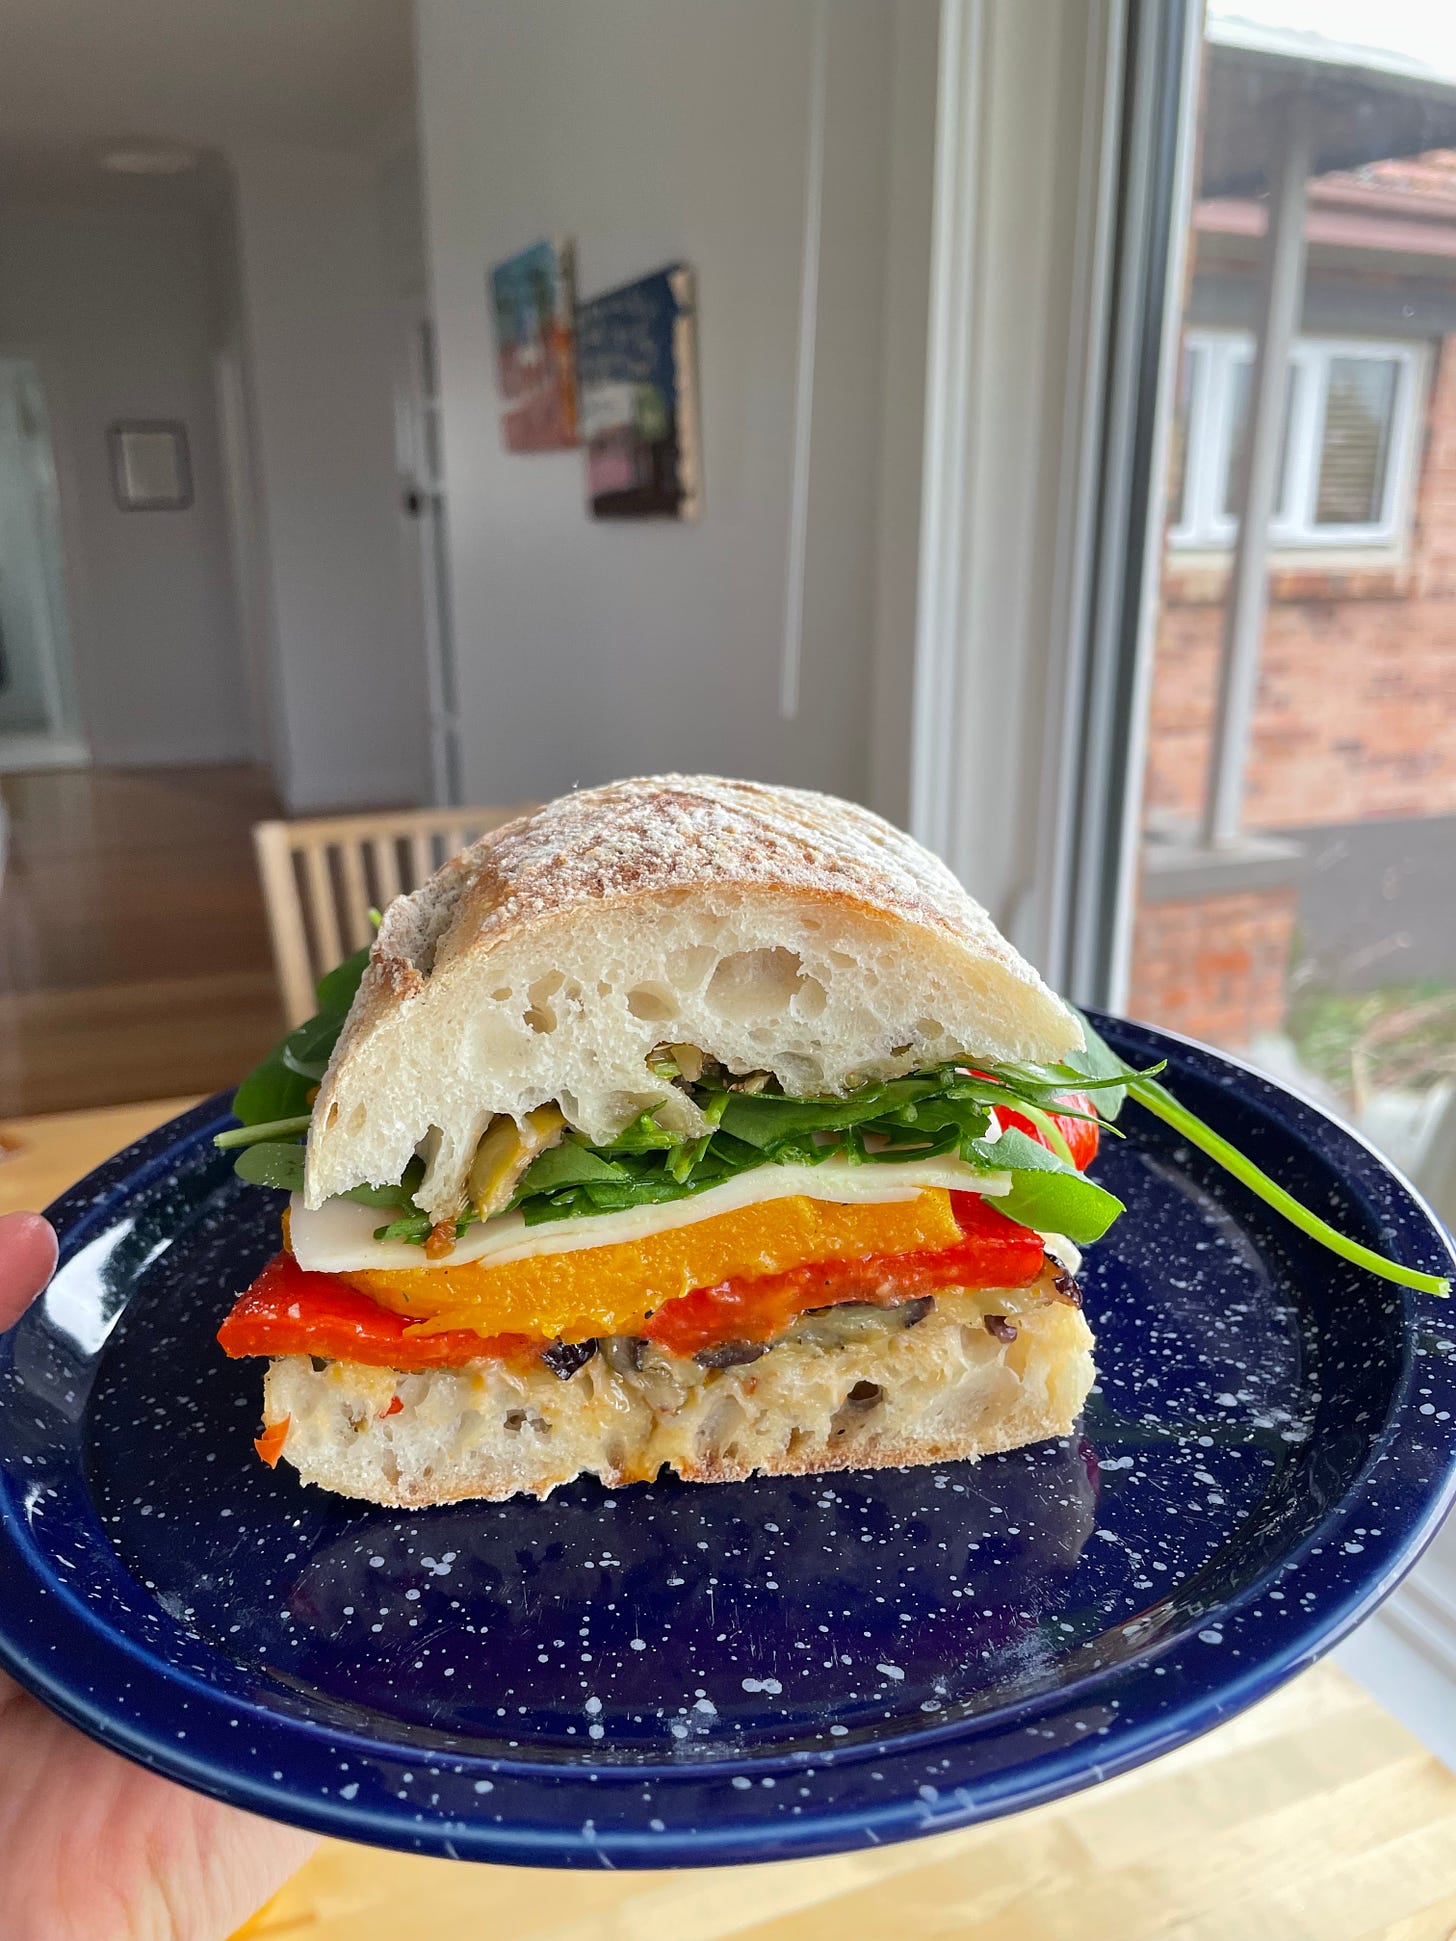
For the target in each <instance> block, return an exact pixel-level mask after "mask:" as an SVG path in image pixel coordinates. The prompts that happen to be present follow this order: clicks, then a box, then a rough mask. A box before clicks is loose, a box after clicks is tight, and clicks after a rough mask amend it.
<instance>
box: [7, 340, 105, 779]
mask: <svg viewBox="0 0 1456 1941" xmlns="http://www.w3.org/2000/svg"><path fill="white" fill-rule="evenodd" d="M64 588H65V559H64V550H63V545H62V535H61V507H60V493H59V489H58V485H57V477H56V458H55V450H54V447H53V445H52V442H51V429H50V414H49V412H48V411H47V408H46V396H45V390H44V387H43V385H42V382H41V374H40V370H39V367H38V366H37V364H36V363H35V361H34V360H33V359H32V358H29V357H24V356H19V355H9V354H0V768H5V769H18V768H55V767H73V766H75V765H77V764H79V763H83V762H85V761H86V760H87V759H88V753H87V748H86V744H85V741H84V740H83V738H82V736H81V733H80V730H79V724H78V721H77V717H76V704H75V685H74V677H73V670H72V664H71V636H70V627H69V624H68V620H67V612H66V601H65V592H64Z"/></svg>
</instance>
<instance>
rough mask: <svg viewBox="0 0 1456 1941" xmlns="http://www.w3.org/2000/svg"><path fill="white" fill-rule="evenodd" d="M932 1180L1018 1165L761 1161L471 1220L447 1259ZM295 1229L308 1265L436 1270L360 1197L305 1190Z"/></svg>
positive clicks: (516, 1253)
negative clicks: (661, 1192)
mask: <svg viewBox="0 0 1456 1941" xmlns="http://www.w3.org/2000/svg"><path fill="white" fill-rule="evenodd" d="M927 1188H938V1189H939V1190H940V1191H942V1192H949V1191H957V1192H973V1193H988V1194H991V1195H1000V1194H1004V1193H1009V1192H1010V1191H1011V1176H1010V1174H1009V1173H981V1172H977V1171H976V1170H975V1169H974V1168H973V1167H970V1166H967V1165H966V1164H965V1163H964V1162H963V1161H961V1160H959V1159H955V1158H951V1157H949V1156H945V1157H942V1158H939V1159H924V1160H907V1161H904V1162H900V1163H887V1162H882V1163H879V1164H874V1163H871V1164H869V1165H861V1166H851V1165H847V1164H846V1163H845V1162H844V1161H843V1160H835V1159H826V1160H825V1161H824V1163H823V1164H822V1165H819V1166H773V1165H766V1166H754V1167H751V1168H750V1169H749V1170H748V1171H747V1172H743V1173H736V1174H735V1175H734V1176H733V1178H732V1179H727V1180H724V1182H723V1184H722V1185H721V1186H710V1187H709V1188H708V1189H707V1190H706V1191H705V1192H702V1193H692V1194H689V1195H688V1196H687V1197H686V1198H685V1199H681V1200H668V1201H667V1202H666V1203H665V1204H662V1205H658V1206H630V1207H624V1208H623V1209H622V1210H621V1211H620V1212H618V1213H588V1214H580V1215H573V1216H572V1217H571V1218H570V1219H566V1220H548V1221H545V1222H543V1223H542V1224H541V1225H540V1226H534V1227H528V1226H527V1225H526V1222H525V1220H524V1218H523V1217H522V1215H521V1214H520V1213H507V1214H504V1215H502V1216H501V1217H499V1218H497V1219H494V1220H485V1221H481V1222H479V1223H477V1224H476V1225H475V1226H472V1227H468V1228H467V1229H466V1231H465V1233H464V1234H463V1235H462V1236H461V1238H460V1239H459V1240H458V1241H457V1242H456V1245H455V1248H454V1250H453V1251H452V1252H451V1254H450V1255H449V1258H448V1260H447V1261H441V1262H439V1263H437V1264H438V1266H440V1267H446V1266H448V1267H451V1268H455V1267H464V1266H468V1265H469V1264H470V1263H471V1262H472V1261H477V1260H479V1261H489V1262H490V1263H492V1264H493V1265H495V1266H504V1265H505V1264H506V1262H507V1261H512V1260H532V1259H535V1258H537V1257H538V1256H539V1255H542V1254H564V1253H575V1252H577V1251H579V1250H580V1249H581V1248H583V1247H615V1246H620V1245H622V1244H623V1243H624V1242H627V1241H633V1240H639V1241H640V1240H647V1239H650V1238H651V1237H652V1236H653V1235H655V1234H659V1233H668V1232H670V1231H671V1230H672V1229H673V1228H675V1227H686V1226H692V1225H694V1224H695V1223H696V1222H697V1221H699V1220H713V1219H717V1218H718V1217H719V1216H720V1215H721V1214H724V1213H737V1212H739V1211H741V1210H742V1209H743V1208H744V1207H749V1206H755V1205H759V1204H763V1203H766V1202H767V1201H770V1200H787V1199H798V1198H803V1199H809V1200H826V1201H828V1202H830V1203H831V1204H833V1205H837V1206H860V1205H877V1204H888V1203H891V1202H894V1201H897V1200H913V1199H915V1198H916V1197H917V1196H918V1195H919V1194H920V1193H922V1192H924V1191H925V1190H926V1189H927ZM288 1217H289V1234H290V1242H291V1246H292V1250H293V1256H294V1259H295V1260H297V1262H298V1264H299V1266H300V1267H304V1268H307V1269H308V1270H309V1271H310V1272H313V1273H319V1274H354V1273H400V1272H418V1271H419V1270H421V1269H425V1270H426V1271H430V1263H429V1262H427V1261H426V1259H425V1257H424V1254H423V1252H422V1250H421V1249H420V1248H419V1247H414V1246H411V1245H410V1244H409V1242H408V1241H404V1240H376V1239H375V1238H374V1231H375V1228H376V1227H379V1226H382V1225H383V1224H384V1223H385V1221H386V1220H387V1219H388V1217H389V1216H388V1215H387V1214H384V1213H381V1212H380V1211H379V1209H378V1208H377V1207H372V1206H359V1205H357V1204H356V1203H355V1202H354V1201H353V1200H329V1201H326V1202H325V1204H324V1205H323V1206H321V1207H318V1208H316V1209H315V1210H314V1211H312V1212H310V1211H309V1209H308V1208H307V1207H305V1205H304V1204H303V1195H302V1194H301V1193H295V1194H294V1196H293V1199H292V1202H291V1204H290V1207H289V1216H288Z"/></svg>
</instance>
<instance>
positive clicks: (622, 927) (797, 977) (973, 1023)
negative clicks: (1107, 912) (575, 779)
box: [305, 775, 1082, 1218]
mask: <svg viewBox="0 0 1456 1941" xmlns="http://www.w3.org/2000/svg"><path fill="white" fill-rule="evenodd" d="M665 1042H666V1043H685V1044H690V1045H694V1046H696V1047H697V1048H698V1049H699V1050H700V1051H703V1052H705V1053H707V1054H708V1055H709V1056H711V1057H713V1058H717V1059H719V1060H721V1061H722V1063H723V1064H724V1065H726V1066H727V1067H728V1068H729V1069H730V1070H732V1071H736V1072H749V1071H755V1070H765V1071H770V1072H772V1073H773V1075H774V1076H775V1077H776V1078H777V1079H778V1081H779V1083H780V1084H781V1085H782V1086H783V1088H784V1089H785V1091H788V1092H791V1093H797V1094H812V1093H826V1092H829V1093H834V1092H842V1091H843V1090H845V1089H846V1087H848V1086H849V1085H851V1084H853V1083H855V1082H857V1081H860V1080H863V1079H866V1078H882V1077H894V1076H898V1075H899V1074H900V1073H902V1072H906V1071H910V1070H913V1069H915V1068H916V1067H918V1066H923V1065H932V1064H936V1063H938V1062H941V1061H944V1060H949V1059H953V1058H961V1057H967V1056H968V1057H973V1058H975V1057H980V1058H985V1059H990V1060H998V1061H1004V1060H1032V1061H1037V1062H1043V1063H1049V1062H1052V1061H1055V1060H1057V1059H1059V1058H1061V1057H1063V1056H1065V1054H1067V1053H1068V1052H1070V1051H1072V1050H1073V1049H1075V1048H1077V1047H1079V1046H1080V1045H1081V1042H1082V1033H1081V1027H1080V1025H1079V1024H1078V1022H1077V1020H1076V1018H1075V1017H1074V1015H1073V1014H1072V1013H1071V1011H1069V1010H1068V1008H1067V1007H1066V1006H1065V1005H1064V1004H1063V1003H1062V1001H1061V1000H1060V999H1059V998H1057V997H1056V996H1054V995H1053V993H1052V992H1051V991H1050V990H1048V989H1047V987H1046V985H1045V984H1043V983H1042V981H1041V979H1040V978H1039V977H1038V976H1037V974H1036V972H1035V971H1034V970H1033V969H1032V968H1031V966H1030V965H1029V964H1027V963H1026V962H1025V961H1024V960H1023V959H1022V958H1021V957H1020V956H1019V955H1018V954H1017V952H1016V951H1015V950H1013V949H1012V947H1011V946H1010V945H1009V944H1008V943H1007V942H1006V941H1005V939H1004V938H1003V937H1002V936H1001V935H1000V933H999V932H998V931H997V929H996V927H995V925H994V924H993V923H992V922H991V919H990V918H989V917H988V916H987V914H986V912H985V911H984V910H983V909H982V908H981V906H980V905H979V904H978V903H976V902H975V901H973V899H972V898H971V897H969V896H968V895H967V894H966V892H965V891H964V890H963V889H962V888H961V886H960V884H959V883H958V882H957V881H956V879H955V878H954V877H953V876H952V875H951V873H950V871H949V870H948V869H946V867H945V865H944V864H943V863H941V862H939V861H938V860H937V859H936V858H935V857H934V856H932V855H930V854H929V852H928V851H926V850H924V849H922V848H921V847H920V846H919V844H918V843H916V842H913V841H912V840H911V838H910V837H909V836H906V835H904V834H902V833H901V832H900V831H899V830H898V829H894V828H892V827H891V826H890V824H889V823H887V822H883V821H882V820H881V819H880V818H879V817H878V816H875V815H872V814H871V813H870V812H869V811H868V810H867V809H862V808H858V807H856V806H855V805H854V804H853V803H849V802H840V801H836V800H835V799H833V798H832V797H830V796H824V795H811V794H807V793H805V792H804V791H802V790H798V789H783V788H769V787H765V786H762V785H760V784H757V783H752V782H727V781H719V780H715V779H713V778H709V777H701V776H678V775H665V776H656V777H648V778H645V779H641V780H637V781H629V782H616V783H613V784H612V785H611V786H610V787H607V788H600V789H590V790H586V791H584V792H582V793H580V794H577V795H570V796H565V797H563V798H562V799H561V800H559V801H556V802H551V803H548V804H547V805H546V807H545V808H543V809H540V810H538V811H537V812H536V813H535V814H534V815H531V816H526V817H522V818H520V819H518V820H517V821H515V822H511V823H507V824H506V825H505V826H504V827H502V828H499V829H494V830H492V831H491V832H490V833H489V834H487V835H485V836H482V837H481V839H480V841H479V842H477V843H476V844H475V845H474V846H473V847H472V848H470V849H468V850H466V851H465V852H464V854H463V855H461V856H458V857H456V858H455V859H454V860H453V861H452V862H449V863H447V864H446V865H445V867H444V868H443V869H442V870H440V871H439V872H438V874H437V875H435V876H434V877H433V878H432V879H431V880H430V882H429V883H427V884H426V885H425V886H424V887H423V888H422V889H419V890H417V891H415V892H414V894H413V895H411V896H407V897H401V898H399V899H398V900H397V901H395V902H394V903H393V904H391V905H390V908H389V910H388V911H387V912H386V913H385V917H384V921H383V923H382V925H381V926H380V931H379V936H378V939H377V940H376V943H375V946H374V953H373V957H372V959H371V962H370V965H369V968H368V970H367V972H366V973H365V977H364V980H363V983H362V984H361V986H360V989H359V995H358V997H357V999H356V1001H355V1004H354V1007H353V1009H352V1011H351V1012H350V1014H349V1019H348V1022H347V1024H346V1026H345V1028H344V1031H343V1033H342V1035H341V1036H340V1039H339V1042H338V1046H337V1049H336V1050H335V1053H334V1057H333V1060H332V1062H331V1064H330V1066H329V1069H328V1072H327V1074H326V1075H325V1078H324V1082H323V1085H322V1087H321V1090H320V1093H319V1097H318V1101H317V1104H316V1106H315V1109H314V1115H313V1125H312V1129H311V1131H310V1134H309V1141H308V1160H307V1176H306V1184H305V1197H306V1200H307V1203H308V1205H309V1206H311V1207H316V1206H319V1205H321V1204H322V1203H323V1201H324V1200H325V1199H326V1198H328V1197H329V1195H331V1194H335V1193H342V1192H346V1191H347V1190H348V1189H349V1188H350V1187H352V1186H357V1185H360V1184H361V1183H365V1182H367V1183H369V1184H371V1185H376V1186H382V1185H387V1184H390V1183H392V1182H394V1181H396V1180H398V1179H399V1178H400V1176H401V1174H402V1173H403V1171H404V1168H405V1166H406V1165H407V1164H408V1162H409V1160H410V1159H411V1158H412V1157H413V1156H414V1154H415V1151H416V1148H417V1147H423V1149H424V1150H425V1151H426V1152H427V1154H428V1155H429V1161H428V1167H427V1170H426V1174H425V1180H424V1184H423V1186H422V1187H421V1188H420V1189H419V1191H418V1192H417V1194H416V1196H415V1197H416V1199H417V1201H418V1203H419V1204H420V1205H421V1206H422V1207H423V1208H424V1209H425V1210H426V1211H427V1212H428V1213H430V1214H431V1215H432V1216H433V1217H435V1218H444V1217H447V1216H448V1215H450V1214H451V1213H453V1212H454V1210H455V1209H456V1207H457V1206H458V1204H459V1201H460V1197H461V1193H462V1189H463V1187H464V1183H465V1179H466V1175H467V1172H468V1169H469V1166H470V1162H471V1159H472V1157H473V1155H474V1153H475V1149H476V1145H477V1143H478V1141H479V1139H480V1136H481V1133H482V1132H483V1130H484V1128H485V1126H486V1125H487V1123H488V1122H489V1120H490V1118H491V1117H492V1115H494V1114H495V1113H509V1114H511V1115H512V1116H514V1117H515V1118H517V1119H518V1120H519V1119H521V1118H523V1117H524V1115H525V1114H526V1113H527V1112H528V1111H530V1110H531V1109H532V1108H533V1107H535V1106H538V1105H542V1104H545V1103H546V1102H548V1101H555V1102H557V1103H559V1104H560V1106H561V1108H562V1110H563V1111H564V1112H565V1114H566V1116H567V1119H568V1121H569V1122H570V1123H571V1124H572V1125H574V1126H576V1127H578V1128H579V1129H580V1130H581V1131H583V1132H584V1133H585V1134H586V1135H587V1137H588V1138H589V1139H590V1140H592V1141H594V1142H603V1141H606V1140H608V1139H610V1138H611V1137H612V1136H613V1135H614V1134H615V1133H617V1132H619V1131H620V1130H621V1129H622V1127H623V1126H625V1125H627V1124H629V1123H630V1122H631V1121H632V1120H633V1119H634V1118H636V1117H637V1115H638V1114H639V1113H640V1112H642V1111H643V1110H645V1109H647V1108H649V1107H651V1108H656V1107H657V1106H658V1105H659V1102H660V1101H662V1099H663V1092H664V1087H663V1085H662V1083H661V1081H660V1080H659V1079H657V1078H655V1077H654V1076H653V1074H652V1072H651V1071H650V1070H649V1068H648V1063H647V1060H648V1057H649V1055H650V1054H651V1052H652V1051H653V1049H654V1047H656V1046H658V1045H661V1044H663V1043H665ZM661 1116H662V1119H663V1121H664V1122H665V1123H667V1124H669V1126H670V1128H671V1129H672V1130H674V1131H680V1132H683V1133H695V1132H697V1131H699V1130H702V1129H703V1128H702V1127H701V1126H700V1124H699V1118H700V1115H699V1113H698V1110H697V1107H696V1106H695V1105H693V1103H692V1101H691V1100H690V1099H688V1098H687V1097H686V1096H685V1095H683V1094H682V1093H680V1092H678V1091H676V1090H674V1091H673V1094H672V1096H671V1098H670V1099H669V1100H668V1101H667V1103H666V1105H665V1106H663V1107H662V1111H661Z"/></svg>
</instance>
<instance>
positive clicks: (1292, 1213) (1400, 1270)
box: [1127, 1078, 1451, 1295]
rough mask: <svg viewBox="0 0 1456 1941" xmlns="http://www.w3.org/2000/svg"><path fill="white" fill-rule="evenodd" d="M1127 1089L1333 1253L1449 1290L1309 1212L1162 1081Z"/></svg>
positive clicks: (1410, 1282) (1392, 1277)
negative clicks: (1182, 1101)
mask: <svg viewBox="0 0 1456 1941" xmlns="http://www.w3.org/2000/svg"><path fill="white" fill-rule="evenodd" d="M1127 1089H1128V1091H1129V1092H1130V1093H1131V1095H1132V1097H1133V1098H1135V1099H1136V1100H1137V1102H1138V1104H1139V1105H1141V1106H1145V1107H1146V1109H1147V1110H1148V1111H1149V1112H1151V1113H1152V1114H1153V1116H1154V1117H1155V1118H1158V1119H1161V1120H1162V1121H1163V1122H1164V1124H1165V1125H1170V1126H1172V1128H1173V1130H1174V1131H1175V1132H1179V1133H1181V1134H1182V1135H1183V1137H1184V1138H1185V1139H1186V1140H1187V1141H1188V1143H1189V1145H1191V1146H1197V1147H1198V1149H1199V1151H1200V1152H1206V1153H1207V1154H1208V1156H1209V1158H1210V1159H1212V1160H1215V1161H1217V1163H1218V1164H1219V1165H1220V1166H1222V1167H1223V1169H1224V1171H1225V1172H1228V1173H1232V1174H1233V1176H1234V1178H1235V1179H1239V1180H1242V1181H1243V1183H1244V1185H1245V1186H1247V1187H1249V1188H1250V1189H1251V1191H1253V1192H1255V1193H1257V1194H1258V1196H1259V1198H1260V1199H1261V1200H1263V1201H1265V1202H1266V1204H1267V1205H1269V1206H1272V1207H1273V1208H1274V1210H1275V1212H1276V1213H1282V1214H1283V1215H1284V1217H1285V1219H1286V1220H1289V1221H1290V1222H1291V1223H1292V1224H1293V1225H1294V1226H1296V1227H1298V1228H1299V1230H1300V1231H1301V1233H1307V1234H1308V1235H1309V1237H1310V1238H1311V1239H1312V1240H1318V1241H1319V1243H1320V1245H1321V1246H1324V1247H1328V1248H1329V1250H1330V1252H1331V1253H1334V1254H1339V1255H1340V1256H1341V1258H1342V1259H1344V1260H1349V1261H1353V1262H1354V1263H1355V1265H1356V1266H1357V1267H1365V1268H1368V1269H1369V1271H1370V1272H1371V1273H1372V1274H1379V1275H1380V1276H1381V1278H1382V1279H1383V1280H1388V1281H1396V1282H1398V1283H1399V1284H1400V1285H1401V1286H1402V1287H1414V1288H1417V1289H1419V1291H1420V1292H1421V1293H1423V1294H1443V1295H1444V1294H1449V1293H1450V1292H1451V1283H1450V1281H1449V1280H1446V1279H1443V1278H1442V1276H1441V1275H1439V1274H1424V1273H1422V1272H1421V1271H1420V1270H1419V1269H1418V1268H1415V1267H1403V1266H1401V1264H1400V1262H1399V1261H1397V1260H1387V1259H1386V1257H1385V1255H1384V1254H1378V1253H1376V1252H1374V1250H1373V1249H1372V1248H1370V1247H1362V1246H1361V1245H1360V1243H1359V1241H1358V1240H1347V1239H1346V1237H1345V1235H1344V1234H1342V1233H1340V1232H1339V1231H1338V1230H1337V1229H1336V1228H1334V1227H1332V1226H1330V1225H1329V1224H1328V1222H1326V1221H1324V1220H1322V1219H1321V1218H1320V1217H1319V1215H1318V1214H1317V1213H1311V1212H1310V1210H1309V1208H1308V1207H1306V1206H1301V1205H1300V1203H1299V1201H1298V1200H1296V1199H1295V1198H1294V1196H1293V1194H1292V1193H1286V1192H1285V1190H1284V1188H1283V1187H1282V1186H1280V1185H1278V1184H1277V1183H1276V1182H1275V1181H1274V1180H1272V1179H1270V1177H1269V1175H1268V1174H1267V1173H1266V1172H1263V1171H1261V1169H1260V1168H1259V1167H1257V1166H1256V1165H1255V1164H1254V1162H1253V1160H1252V1159H1246V1158H1245V1157H1244V1155H1243V1154H1242V1153H1241V1152H1239V1151H1238V1149H1237V1148H1236V1147H1234V1146H1231V1145H1230V1144H1229V1143H1228V1141H1227V1140H1226V1139H1220V1137H1219V1136H1218V1134H1217V1133H1216V1132H1214V1131H1213V1130H1212V1129H1211V1128H1210V1127H1208V1126H1206V1125H1205V1124H1204V1123H1203V1121H1202V1119H1200V1118H1197V1117H1196V1116H1195V1115H1194V1114H1193V1113H1192V1112H1189V1111H1188V1110H1187V1109H1186V1108H1185V1107H1184V1106H1181V1105H1180V1104H1179V1103H1178V1101H1177V1100H1176V1099H1175V1098H1174V1097H1173V1095H1172V1093H1171V1092H1169V1091H1166V1090H1165V1089H1164V1087H1163V1086H1161V1085H1157V1084H1154V1083H1151V1082H1150V1081H1148V1080H1146V1079H1136V1078H1133V1079H1129V1081H1128V1087H1127Z"/></svg>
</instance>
